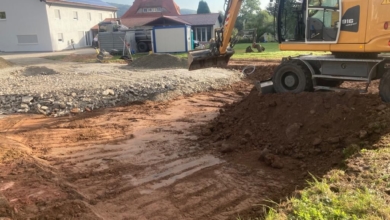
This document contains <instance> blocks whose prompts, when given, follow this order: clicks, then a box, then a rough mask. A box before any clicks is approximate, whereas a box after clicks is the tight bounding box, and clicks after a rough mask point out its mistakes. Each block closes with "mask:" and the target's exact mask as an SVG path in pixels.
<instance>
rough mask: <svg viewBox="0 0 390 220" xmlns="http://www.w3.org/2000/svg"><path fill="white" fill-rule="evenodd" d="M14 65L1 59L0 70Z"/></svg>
mask: <svg viewBox="0 0 390 220" xmlns="http://www.w3.org/2000/svg"><path fill="white" fill-rule="evenodd" d="M11 66H12V63H10V62H8V61H6V60H4V59H3V58H1V57H0V69H3V68H7V67H11Z"/></svg>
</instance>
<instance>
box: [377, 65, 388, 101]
mask: <svg viewBox="0 0 390 220" xmlns="http://www.w3.org/2000/svg"><path fill="white" fill-rule="evenodd" d="M379 95H380V97H381V98H382V101H384V102H390V71H388V72H387V73H385V74H383V76H382V78H381V81H380V83H379Z"/></svg>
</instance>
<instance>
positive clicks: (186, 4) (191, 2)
mask: <svg viewBox="0 0 390 220" xmlns="http://www.w3.org/2000/svg"><path fill="white" fill-rule="evenodd" d="M104 1H107V2H113V3H118V4H125V5H131V4H133V2H134V0H104ZM205 1H206V2H207V4H208V5H209V7H210V10H211V11H212V12H218V11H220V10H223V4H224V3H225V0H205ZM175 2H176V3H177V4H178V5H179V7H180V8H187V9H194V10H196V9H197V8H198V4H199V0H175ZM260 2H261V6H262V8H264V7H265V6H267V4H268V2H269V0H260Z"/></svg>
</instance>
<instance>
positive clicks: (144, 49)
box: [137, 42, 148, 53]
mask: <svg viewBox="0 0 390 220" xmlns="http://www.w3.org/2000/svg"><path fill="white" fill-rule="evenodd" d="M137 47H138V51H139V52H141V53H143V52H148V44H146V43H145V42H138V45H137Z"/></svg>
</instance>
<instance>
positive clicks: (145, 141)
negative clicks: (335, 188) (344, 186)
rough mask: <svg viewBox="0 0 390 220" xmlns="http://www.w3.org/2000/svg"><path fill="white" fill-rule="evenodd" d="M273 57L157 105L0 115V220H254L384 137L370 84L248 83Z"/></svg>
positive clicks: (237, 64)
mask: <svg viewBox="0 0 390 220" xmlns="http://www.w3.org/2000/svg"><path fill="white" fill-rule="evenodd" d="M23 62H24V64H25V65H30V64H29V62H27V61H26V60H23ZM49 62H60V61H49ZM61 62H63V61H61ZM15 63H17V62H15ZM277 64H278V62H277V61H274V60H268V61H255V60H239V61H235V60H232V62H230V65H229V67H228V68H229V69H235V70H237V71H241V70H242V69H243V68H244V67H246V66H250V65H255V66H256V71H255V72H254V73H252V74H251V75H249V76H247V77H244V78H243V79H242V80H241V81H237V82H234V83H232V84H230V85H225V86H223V87H221V88H219V89H212V91H207V90H206V91H202V92H197V93H193V94H189V95H185V96H176V97H174V98H173V99H171V100H167V101H140V102H135V103H129V104H127V105H125V106H117V107H111V108H104V109H97V110H94V111H87V112H84V113H75V114H71V115H69V116H65V117H57V118H53V117H47V116H43V115H35V114H14V115H3V116H2V115H0V128H1V130H0V140H1V141H0V219H1V218H2V217H3V218H4V219H7V218H9V219H121V220H122V219H123V220H125V219H156V220H157V219H158V220H162V219H189V220H190V219H218V220H219V219H221V220H222V219H237V218H238V217H239V216H240V219H249V218H254V217H259V218H262V217H264V214H265V212H266V211H267V209H266V208H264V207H266V206H267V207H268V206H271V207H272V206H273V204H272V203H271V202H270V201H274V202H276V203H278V202H280V201H285V199H286V198H287V197H289V196H292V195H295V194H296V192H297V190H301V189H303V188H305V187H306V186H307V181H308V180H311V179H312V176H311V175H313V176H316V177H319V178H321V177H323V176H324V175H326V174H327V173H328V172H330V171H331V170H332V169H334V168H338V169H345V170H346V171H348V170H349V171H350V172H347V173H348V175H351V176H356V173H362V172H366V171H367V170H369V169H370V168H367V167H366V164H365V163H364V162H361V161H360V162H359V155H356V153H358V154H359V151H360V150H361V149H363V148H364V149H378V148H386V147H388V144H389V143H388V136H387V134H388V132H389V131H390V127H389V126H388V123H389V121H390V108H389V106H388V105H387V104H384V103H382V101H381V100H380V98H379V97H378V90H377V86H378V82H377V81H374V82H373V83H372V84H371V86H370V88H369V94H357V93H356V92H338V93H336V92H316V93H301V94H268V95H261V94H259V92H258V91H257V90H256V89H255V88H254V86H253V82H254V81H255V80H264V79H268V78H269V77H270V76H271V74H272V71H273V69H274V68H275V67H276V65H277ZM0 71H1V70H0ZM360 86H362V85H359V84H356V83H344V84H343V85H342V87H344V88H357V87H360ZM346 158H349V160H352V162H349V163H346ZM354 160H355V161H358V163H354V162H353V161H354ZM380 162H381V163H383V164H389V160H388V158H381V160H380ZM351 164H352V165H351ZM351 166H352V168H351ZM384 167H385V168H384V171H383V172H387V173H388V172H390V171H389V168H388V167H390V166H384ZM346 179H347V178H346ZM389 187H390V186H389ZM381 190H383V191H381V193H383V196H384V198H386V199H387V201H388V200H389V198H388V195H387V194H386V192H387V191H386V190H388V188H387V187H386V185H385V186H384V187H383V189H382V188H381ZM386 196H387V197H386ZM265 205H266V206H265Z"/></svg>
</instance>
